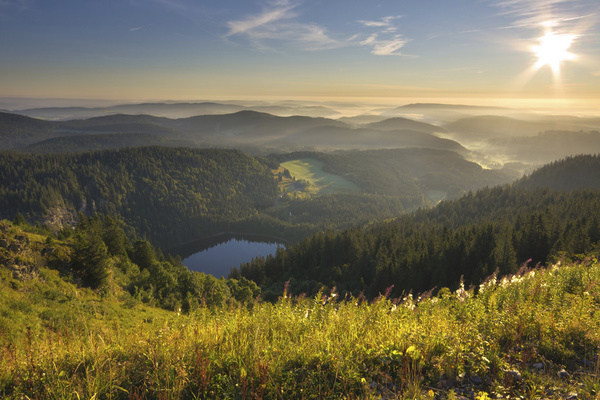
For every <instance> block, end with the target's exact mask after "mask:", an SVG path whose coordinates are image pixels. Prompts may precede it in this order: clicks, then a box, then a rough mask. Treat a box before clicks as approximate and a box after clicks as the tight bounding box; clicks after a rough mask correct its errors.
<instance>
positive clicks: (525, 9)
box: [492, 0, 598, 29]
mask: <svg viewBox="0 0 600 400" xmlns="http://www.w3.org/2000/svg"><path fill="white" fill-rule="evenodd" d="M592 3H595V1H594V2H586V1H581V0H501V1H493V2H492V5H493V6H495V7H496V8H498V9H499V10H500V11H499V14H500V15H502V16H505V17H508V18H512V22H511V23H510V24H509V25H507V26H503V27H502V28H505V29H512V28H540V27H546V28H548V27H559V26H560V27H567V28H569V27H571V26H572V25H575V24H580V23H581V22H582V20H586V19H590V18H592V19H595V18H596V14H595V12H596V11H597V9H598V6H597V3H595V4H592Z"/></svg>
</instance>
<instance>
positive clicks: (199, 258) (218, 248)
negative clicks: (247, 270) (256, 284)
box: [176, 234, 285, 278]
mask: <svg viewBox="0 0 600 400" xmlns="http://www.w3.org/2000/svg"><path fill="white" fill-rule="evenodd" d="M278 247H285V245H284V244H283V243H282V242H278V241H276V240H274V239H272V238H268V237H264V236H258V235H252V236H248V235H234V234H227V235H219V236H217V237H214V238H210V239H205V240H201V241H197V242H194V243H190V244H187V245H185V246H183V247H180V248H179V249H178V250H176V254H179V255H180V256H181V257H182V258H183V265H185V266H186V267H188V268H189V269H190V270H191V271H197V272H203V273H205V274H211V275H214V276H215V277H217V278H221V277H227V275H228V274H229V272H230V271H231V269H232V268H235V267H239V266H240V264H242V263H246V262H250V261H252V259H253V258H256V257H259V256H262V257H266V256H268V255H269V254H275V252H276V251H277V248H278Z"/></svg>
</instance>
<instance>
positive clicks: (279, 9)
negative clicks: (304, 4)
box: [225, 1, 297, 37]
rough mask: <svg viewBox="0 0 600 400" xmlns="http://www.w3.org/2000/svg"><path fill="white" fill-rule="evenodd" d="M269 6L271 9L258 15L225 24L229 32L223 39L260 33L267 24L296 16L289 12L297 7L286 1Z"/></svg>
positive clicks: (266, 9)
mask: <svg viewBox="0 0 600 400" xmlns="http://www.w3.org/2000/svg"><path fill="white" fill-rule="evenodd" d="M271 6H272V8H265V9H264V10H263V12H262V13H260V14H258V15H253V16H250V17H248V18H245V19H243V20H239V21H229V22H228V23H227V26H228V27H229V32H228V33H227V34H226V35H225V37H229V36H233V35H237V34H242V33H245V34H249V35H252V34H253V31H260V30H261V28H264V27H267V30H268V25H269V24H272V23H274V22H278V21H281V20H283V19H292V18H295V17H296V16H297V14H296V13H292V12H291V11H292V10H293V9H294V8H296V7H297V6H296V5H293V4H290V3H289V2H288V1H278V2H276V3H272V4H271ZM259 34H260V32H259Z"/></svg>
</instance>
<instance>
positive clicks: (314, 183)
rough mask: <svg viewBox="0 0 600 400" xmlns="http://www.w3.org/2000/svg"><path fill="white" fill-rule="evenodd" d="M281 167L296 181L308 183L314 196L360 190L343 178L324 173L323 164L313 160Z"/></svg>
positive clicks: (288, 162) (284, 164) (303, 159)
mask: <svg viewBox="0 0 600 400" xmlns="http://www.w3.org/2000/svg"><path fill="white" fill-rule="evenodd" d="M281 166H282V167H283V168H286V169H287V170H289V171H290V174H291V175H292V177H294V178H295V179H296V181H306V182H308V185H307V186H306V189H307V191H308V192H309V193H312V194H331V193H338V192H354V191H358V190H359V189H358V187H357V186H356V185H355V184H354V183H352V182H350V181H348V180H346V179H344V178H342V177H341V176H339V175H334V174H330V173H327V172H325V171H323V163H322V162H321V161H318V160H315V159H312V158H302V159H299V160H293V161H286V162H284V163H282V164H281Z"/></svg>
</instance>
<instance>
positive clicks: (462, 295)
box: [456, 280, 469, 301]
mask: <svg viewBox="0 0 600 400" xmlns="http://www.w3.org/2000/svg"><path fill="white" fill-rule="evenodd" d="M467 297H469V292H467V291H466V290H465V283H464V282H463V281H462V280H461V281H460V286H459V287H458V289H457V290H456V298H457V299H458V300H460V301H464V300H465V299H466V298H467Z"/></svg>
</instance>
